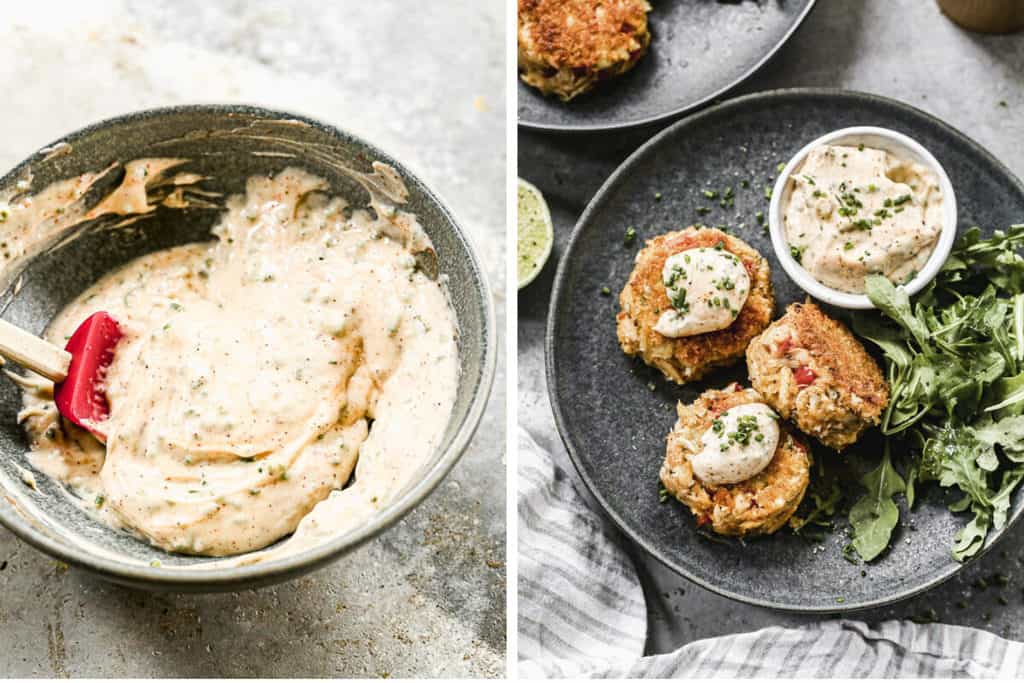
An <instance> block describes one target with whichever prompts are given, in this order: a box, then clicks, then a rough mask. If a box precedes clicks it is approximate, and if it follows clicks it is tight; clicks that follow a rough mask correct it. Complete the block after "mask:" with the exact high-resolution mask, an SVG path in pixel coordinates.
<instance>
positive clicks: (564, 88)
mask: <svg viewBox="0 0 1024 683" xmlns="http://www.w3.org/2000/svg"><path fill="white" fill-rule="evenodd" d="M650 10H651V6H650V4H648V2H647V0H600V1H599V0H519V28H518V39H519V76H520V78H522V79H523V81H524V82H525V83H527V84H528V85H532V86H533V87H535V88H537V89H538V90H540V91H541V92H542V93H544V94H545V95H552V94H553V95H557V96H558V97H560V98H561V99H562V100H563V101H565V102H568V101H569V100H571V99H572V98H574V97H576V96H577V95H580V94H582V93H585V92H587V91H588V90H590V89H592V88H593V87H594V86H595V85H597V83H598V82H599V81H603V80H607V79H609V78H614V77H615V76H619V75H621V74H624V73H626V72H627V71H629V70H630V69H632V68H633V66H634V65H635V64H636V63H637V61H639V59H640V58H641V57H642V56H643V55H644V53H645V52H646V51H647V46H648V45H649V44H650V42H651V34H650V33H649V32H648V30H647V13H648V12H649V11H650Z"/></svg>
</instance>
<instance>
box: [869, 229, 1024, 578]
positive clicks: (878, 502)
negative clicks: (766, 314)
mask: <svg viewBox="0 0 1024 683" xmlns="http://www.w3.org/2000/svg"><path fill="white" fill-rule="evenodd" d="M1021 248H1024V224H1022V225H1013V226H1010V228H1009V229H1007V230H1006V231H1001V230H997V231H995V232H994V233H993V235H992V236H991V237H989V238H983V237H982V234H981V231H980V229H978V228H971V229H970V230H968V231H967V232H966V233H965V234H964V235H963V237H962V238H961V239H960V240H959V241H958V242H957V245H956V247H955V248H954V250H953V253H952V254H951V255H950V257H949V258H948V259H947V261H946V263H945V264H944V265H943V267H942V268H941V269H940V271H939V273H938V275H937V276H936V277H935V279H934V280H933V281H932V282H931V283H930V284H929V285H928V287H926V288H925V289H924V290H923V291H922V292H920V293H919V294H918V295H917V296H916V297H914V299H913V300H911V298H910V297H909V296H908V295H907V294H906V291H905V290H903V289H902V288H901V287H897V286H895V285H893V284H892V283H891V282H890V281H889V280H888V279H886V278H885V277H883V276H881V275H874V276H869V277H867V278H865V290H866V293H867V295H868V297H869V298H870V299H871V301H872V303H873V304H874V305H875V306H876V307H877V308H878V309H879V311H880V312H881V315H878V314H877V313H875V314H872V313H859V314H857V315H856V316H855V317H854V320H853V321H852V323H853V324H852V327H853V329H854V331H855V332H856V333H857V334H858V335H859V336H861V337H862V338H864V339H867V340H869V341H871V342H872V343H874V344H875V345H876V346H877V347H878V348H879V349H881V351H882V353H883V354H884V360H885V366H886V374H887V377H888V380H889V405H888V406H887V407H886V410H885V413H884V414H883V416H882V424H881V430H882V433H883V434H884V435H886V436H887V437H889V440H891V439H892V438H899V439H900V440H901V443H904V444H906V445H907V447H908V449H909V453H908V456H907V462H906V464H905V465H904V466H903V470H904V471H905V472H906V473H907V480H906V481H903V480H902V479H899V475H898V474H897V473H896V471H895V470H894V469H893V468H892V463H891V462H890V461H889V459H888V455H887V456H886V459H885V460H883V463H882V465H880V466H879V468H878V469H877V470H875V471H874V472H872V473H871V474H870V475H869V477H870V479H869V478H868V477H865V479H864V483H865V486H866V487H867V488H868V489H869V493H868V494H866V495H865V496H864V497H862V498H861V500H859V501H858V502H857V504H856V505H854V508H853V509H851V511H850V522H851V524H852V525H854V532H855V540H857V539H859V540H858V541H857V542H855V543H854V544H853V546H852V547H853V548H854V549H855V550H856V551H857V552H858V553H859V554H860V555H861V556H862V557H865V555H869V556H871V557H876V556H877V555H878V553H880V552H882V550H884V548H885V544H887V543H888V541H889V538H890V537H891V532H892V529H893V528H894V527H895V524H896V522H897V521H898V515H899V508H898V507H897V506H896V505H895V503H894V502H893V501H892V496H893V495H895V494H896V493H898V492H899V491H900V490H901V489H902V491H903V492H904V493H905V495H906V498H907V503H908V506H912V505H913V504H914V499H915V497H916V490H915V489H916V488H917V485H918V483H919V482H936V483H938V485H939V486H941V487H943V488H948V489H956V490H958V491H960V492H961V493H962V494H963V495H962V497H961V498H960V499H959V500H958V501H957V502H956V503H954V504H953V505H951V506H950V510H952V511H953V512H957V513H970V514H971V519H970V520H969V521H968V522H967V524H965V525H964V527H963V528H962V529H961V530H960V531H959V533H958V534H957V535H956V538H955V540H954V544H953V549H952V551H953V556H954V557H955V558H956V559H958V560H961V561H962V560H965V559H967V558H969V557H971V556H972V555H974V554H976V553H977V552H978V551H979V550H980V549H981V548H982V547H983V545H984V543H985V538H986V537H987V535H988V531H989V529H993V528H995V529H998V528H1001V527H1002V526H1003V525H1005V523H1006V520H1007V517H1008V515H1009V510H1010V508H1011V500H1012V496H1013V495H1014V493H1015V492H1016V491H1018V490H1019V489H1020V488H1021V486H1022V482H1024V257H1022V256H1021V255H1020V254H1018V253H1017V252H1018V250H1019V249H1021ZM886 445H887V447H888V445H889V442H888V441H887V442H886ZM890 470H891V471H890ZM893 475H895V476H893ZM858 543H859V545H858ZM880 544H881V545H880Z"/></svg>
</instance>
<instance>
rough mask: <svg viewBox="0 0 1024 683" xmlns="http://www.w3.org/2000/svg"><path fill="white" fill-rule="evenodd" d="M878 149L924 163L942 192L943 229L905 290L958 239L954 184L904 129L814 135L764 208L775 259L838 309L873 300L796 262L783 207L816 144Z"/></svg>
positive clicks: (917, 284)
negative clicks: (819, 278)
mask: <svg viewBox="0 0 1024 683" xmlns="http://www.w3.org/2000/svg"><path fill="white" fill-rule="evenodd" d="M860 144H863V145H864V146H866V147H873V148H875V149H881V150H884V151H886V152H889V153H890V154H893V155H894V156H898V157H901V158H904V159H910V160H911V161H914V162H916V163H919V164H922V165H923V166H926V167H928V168H929V169H930V170H931V171H932V172H933V173H935V176H936V178H938V181H939V188H940V190H941V191H942V196H943V206H942V210H943V223H942V233H941V234H940V235H939V239H938V241H937V242H936V244H935V248H934V249H933V250H932V254H931V256H930V257H929V258H928V261H927V263H926V264H925V266H924V268H922V269H921V272H920V273H918V275H917V276H916V277H915V278H914V279H913V280H911V281H910V282H908V283H907V284H906V285H904V289H906V290H907V293H908V294H916V293H917V292H919V291H920V290H921V289H923V288H924V286H925V285H927V284H928V283H929V282H930V281H931V279H932V278H933V277H935V274H936V273H937V272H938V271H939V268H941V267H942V264H943V263H945V261H946V258H947V257H948V256H949V252H950V250H951V249H952V248H953V242H954V241H955V239H956V223H957V209H956V194H955V193H954V191H953V184H952V183H951V182H950V180H949V176H948V175H947V174H946V170H945V169H944V168H942V164H940V163H939V162H938V160H937V159H936V158H935V157H934V156H932V154H931V152H929V151H928V150H927V149H925V148H924V147H923V146H922V145H921V144H920V143H918V142H917V141H915V140H914V139H913V138H910V137H909V136H907V135H904V134H903V133H900V132H897V131H894V130H890V129H888V128H880V127H877V126H855V127H851V128H843V129H841V130H837V131H833V132H831V133H829V134H827V135H823V136H821V137H820V138H817V139H816V140H814V141H813V142H810V143H808V144H807V145H805V146H804V147H802V148H801V149H800V151H799V152H797V153H796V154H795V155H793V158H792V159H790V161H789V163H787V164H786V166H785V168H784V169H783V170H782V171H781V172H780V173H779V177H778V178H777V179H776V181H775V186H774V188H773V191H772V201H771V205H770V207H769V212H768V225H769V230H770V232H771V237H772V247H773V248H774V249H775V254H776V256H777V257H778V259H779V263H780V264H781V265H782V267H783V269H784V270H785V271H786V274H787V275H789V276H790V277H791V278H792V279H793V280H794V281H795V282H796V283H797V284H798V285H800V287H801V289H803V290H804V291H806V292H807V293H808V294H810V295H811V296H813V297H815V298H817V299H820V300H822V301H825V302H826V303H829V304H832V305H833V306H839V307H841V308H850V309H868V308H873V307H874V306H873V305H872V304H871V301H870V300H869V299H868V298H867V296H865V295H863V294H853V293H850V292H843V291H840V290H838V289H833V288H831V287H828V286H827V285H824V284H822V283H820V282H818V281H817V280H815V279H814V278H813V277H812V276H811V274H810V273H808V272H807V271H806V270H804V268H803V267H802V266H801V265H800V264H798V263H797V262H796V260H795V259H794V258H793V257H792V255H790V252H789V243H788V241H787V240H786V234H785V230H784V229H783V222H782V214H783V207H784V206H785V205H786V202H787V201H788V199H789V195H790V193H791V192H792V189H793V185H792V183H790V182H789V179H790V177H791V176H792V175H793V174H794V173H798V172H799V171H800V169H801V168H802V167H803V163H804V160H805V159H806V158H807V155H808V154H809V153H810V152H811V150H812V149H814V148H815V147H818V146H820V145H848V146H849V145H854V146H855V145H860Z"/></svg>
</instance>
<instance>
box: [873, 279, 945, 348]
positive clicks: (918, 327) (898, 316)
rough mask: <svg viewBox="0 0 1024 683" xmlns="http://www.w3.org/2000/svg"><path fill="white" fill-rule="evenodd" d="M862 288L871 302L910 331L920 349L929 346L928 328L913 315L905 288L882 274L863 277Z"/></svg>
mask: <svg viewBox="0 0 1024 683" xmlns="http://www.w3.org/2000/svg"><path fill="white" fill-rule="evenodd" d="M864 289H865V293H866V294H867V295H868V298H869V299H870V300H871V303H873V304H874V305H875V306H876V307H877V308H878V309H879V310H880V311H882V312H883V313H885V314H886V315H888V316H889V317H890V318H892V319H893V320H895V321H896V322H898V323H899V324H900V325H902V326H903V328H904V329H906V330H907V331H908V332H910V334H911V335H913V337H914V339H915V340H916V341H917V343H918V345H919V346H920V347H921V349H922V350H928V349H930V348H931V345H930V344H929V342H928V337H929V336H930V333H929V331H928V328H927V327H926V326H925V325H924V323H922V322H921V321H920V320H919V319H918V318H917V317H915V316H914V313H913V311H912V310H911V308H910V297H909V296H908V295H907V290H905V289H903V288H902V287H897V286H895V285H894V284H893V283H892V282H890V281H889V278H887V277H885V276H884V275H868V276H867V277H866V278H864Z"/></svg>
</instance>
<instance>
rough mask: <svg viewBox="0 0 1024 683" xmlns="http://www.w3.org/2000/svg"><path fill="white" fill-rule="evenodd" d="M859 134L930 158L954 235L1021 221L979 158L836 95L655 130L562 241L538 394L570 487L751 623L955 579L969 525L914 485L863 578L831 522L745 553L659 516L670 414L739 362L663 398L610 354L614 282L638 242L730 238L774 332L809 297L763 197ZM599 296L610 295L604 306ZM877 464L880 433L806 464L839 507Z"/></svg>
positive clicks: (810, 92)
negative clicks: (574, 478)
mask: <svg viewBox="0 0 1024 683" xmlns="http://www.w3.org/2000/svg"><path fill="white" fill-rule="evenodd" d="M864 125H871V126H883V127H886V128H890V129H893V130H897V131H901V132H903V133H905V134H907V135H910V136H911V137H913V138H914V139H916V140H918V141H919V142H920V143H921V144H922V145H924V146H925V147H926V148H927V149H928V150H930V151H931V152H932V154H934V155H935V157H936V159H938V160H939V162H940V163H941V164H942V166H943V167H944V168H945V169H946V171H947V172H948V174H949V177H950V180H951V181H952V183H953V186H954V187H955V188H956V193H957V204H958V210H959V217H960V223H959V227H960V229H961V230H964V229H966V228H968V227H970V226H972V225H979V226H982V228H983V229H984V230H985V231H991V230H993V229H995V228H1005V227H1006V226H1007V225H1010V224H1012V223H1017V222H1020V220H1021V216H1024V184H1022V183H1021V181H1020V180H1018V179H1017V178H1015V177H1014V176H1013V174H1012V173H1011V172H1010V171H1009V170H1008V169H1007V168H1006V167H1005V166H1003V165H1002V164H1001V163H1000V162H999V161H998V160H996V159H995V158H994V157H993V156H992V155H991V154H989V153H988V152H986V151H985V150H984V149H982V148H981V147H980V146H979V145H978V144H977V143H975V142H973V141H972V140H970V139H968V138H967V137H965V136H964V135H963V134H961V133H959V132H958V131H956V130H954V129H953V128H951V127H949V126H948V125H946V124H945V123H943V122H941V121H939V120H938V119H936V118H934V117H932V116H930V115H928V114H926V113H924V112H922V111H920V110H917V109H914V108H913V107H910V106H908V105H905V104H902V103H900V102H897V101H894V100H890V99H886V98H883V97H877V96H874V95H868V94H864V93H857V92H848V91H839V90H822V89H794V90H778V91H772V92H764V93H757V94H754V95H747V96H744V97H739V98H736V99H734V100H730V101H728V102H725V103H724V104H721V105H718V106H716V107H712V108H710V109H706V110H704V111H702V112H700V113H698V114H694V115H692V116H690V117H688V118H686V119H684V120H682V121H680V122H678V123H676V124H674V125H672V126H670V127H668V128H667V129H665V130H664V131H662V132H661V133H659V134H658V135H656V136H654V137H653V138H652V139H651V140H650V141H649V142H647V143H646V144H644V145H643V146H641V147H640V148H639V149H638V150H637V151H636V152H635V153H634V154H633V155H632V156H630V157H629V159H627V160H626V161H625V162H623V164H622V165H621V166H619V168H618V169H617V170H616V171H615V172H614V173H613V174H612V175H611V177H609V178H608V180H607V182H605V184H604V186H603V187H602V188H601V189H600V190H599V191H598V193H597V194H596V195H595V197H594V198H593V200H592V201H591V202H590V205H589V206H588V207H587V209H586V211H585V212H584V213H583V215H582V217H581V218H580V220H579V223H578V224H577V225H576V228H575V229H574V230H573V233H572V237H571V238H570V240H569V245H568V247H567V249H566V250H565V252H564V254H563V255H562V257H561V261H560V263H559V268H558V275H557V277H556V280H555V288H554V294H553V295H552V299H551V309H550V313H549V316H548V329H547V339H546V358H547V378H548V391H549V392H550V396H551V404H552V406H553V408H554V414H555V420H556V422H557V424H558V429H559V432H560V433H561V436H562V439H563V441H564V442H565V445H566V447H567V448H568V451H569V455H570V457H571V458H572V461H573V463H574V465H575V466H576V468H577V470H578V471H579V473H580V476H581V477H582V479H583V481H584V482H585V483H586V485H587V486H588V487H589V488H590V490H591V492H592V493H593V494H594V496H595V497H596V499H597V501H598V502H599V504H600V505H601V506H602V507H603V508H604V511H605V512H606V513H607V514H608V516H609V517H611V519H612V520H613V521H614V522H615V523H616V524H617V525H618V526H619V527H620V528H621V529H622V530H623V531H624V532H625V534H626V535H627V536H629V537H630V538H631V539H632V540H633V541H634V542H636V543H637V545H639V546H640V547H641V548H643V549H644V550H645V551H647V552H648V553H650V554H651V555H653V556H654V557H656V558H657V559H658V560H660V561H661V562H663V563H664V564H665V565H666V566H668V567H669V568H671V569H672V570H674V571H676V572H677V573H679V574H680V575H682V576H684V577H686V578H688V579H690V580H692V581H694V582H695V583H697V584H699V585H701V586H703V587H705V588H708V589H710V590H712V591H715V592H716V593H719V594H721V595H725V596H727V597H730V598H734V599H736V600H741V601H743V602H747V603H751V604H755V605H761V606H764V607H773V608H778V609H786V610H793V611H799V612H817V613H826V614H827V613H835V612H847V611H851V610H857V609H864V608H867V607H875V606H879V605H884V604H888V603H891V602H894V601H896V600H900V599H903V598H907V597H910V596H912V595H915V594H917V593H919V592H921V591H923V590H925V589H927V588H930V587H932V586H935V585H937V584H939V583H940V582H942V581H944V580H946V579H948V578H950V577H951V576H953V575H954V574H956V573H957V572H959V571H960V570H961V569H962V568H963V566H964V565H962V564H959V563H957V562H956V561H955V560H953V559H952V557H951V556H950V547H951V544H952V539H953V536H954V534H955V533H956V532H957V530H958V529H960V527H962V526H963V525H964V524H965V523H966V522H967V521H968V519H966V518H965V516H964V515H958V514H954V513H952V512H950V511H949V509H948V507H947V506H948V505H949V503H951V502H953V501H954V500H956V498H957V496H956V495H954V494H952V493H951V492H944V491H942V490H940V488H939V487H938V486H934V485H927V486H921V487H920V488H919V489H918V502H917V503H915V507H914V510H913V511H912V512H908V511H907V510H906V504H905V501H904V500H903V499H902V498H901V499H900V506H901V510H902V512H901V518H900V520H901V521H900V524H899V526H897V528H896V529H895V530H894V532H893V539H892V544H891V546H890V548H889V550H888V551H886V552H885V553H884V554H883V555H881V556H880V557H879V558H878V559H877V560H876V561H874V562H872V563H870V564H866V565H865V564H854V563H851V562H848V561H847V560H846V559H844V557H843V547H844V546H845V545H846V543H847V542H848V540H849V539H848V538H847V537H846V535H845V533H843V528H844V527H845V516H840V518H839V519H838V522H839V525H840V529H838V530H836V531H835V532H833V533H831V534H828V535H827V536H826V537H825V538H823V539H822V540H820V541H813V539H808V538H805V537H800V536H797V535H795V534H792V533H789V532H779V533H776V534H774V535H772V536H768V537H757V538H751V539H745V540H739V539H734V538H724V537H719V536H714V535H713V534H710V533H709V534H704V533H701V532H700V531H699V530H698V529H697V528H696V526H695V524H694V521H693V515H692V514H691V513H690V512H689V510H687V509H686V508H685V507H683V506H682V505H681V504H679V503H677V502H675V501H674V500H669V501H667V502H665V503H661V502H659V496H658V489H659V486H660V483H661V482H660V481H659V477H658V474H659V469H660V467H661V463H662V461H663V459H664V457H665V437H666V435H667V434H668V432H669V430H670V429H671V427H672V425H673V423H674V422H675V420H676V413H675V404H676V402H677V401H685V402H692V401H693V400H694V399H695V398H696V397H697V395H698V394H699V393H700V392H701V391H703V390H704V389H707V388H712V387H713V388H718V387H722V386H724V385H726V384H728V383H729V382H730V381H734V380H735V381H740V382H744V383H745V382H746V381H747V373H746V367H745V363H743V362H739V363H737V364H736V365H734V366H732V367H729V368H723V369H721V370H719V371H716V372H714V373H712V374H710V375H709V376H708V377H706V378H705V379H704V380H703V381H700V382H694V383H691V384H688V385H685V386H677V385H675V384H673V383H671V382H669V381H668V380H666V379H665V378H664V377H662V376H661V373H659V372H658V371H656V370H654V369H653V368H650V367H648V366H646V365H644V364H643V363H642V362H641V361H640V360H637V359H631V358H629V357H627V356H626V355H625V354H623V353H622V350H621V349H620V348H619V344H618V340H617V339H616V334H615V314H616V313H617V312H618V310H619V305H618V300H617V299H616V297H615V296H614V295H616V294H617V293H618V292H619V291H620V290H621V289H622V287H623V285H624V284H625V282H626V281H627V279H628V277H629V273H630V271H631V270H632V268H633V259H634V256H635V255H636V252H637V250H638V249H639V248H640V247H641V246H642V244H643V240H645V239H649V238H651V237H654V236H655V235H658V234H661V233H664V232H668V231H669V230H675V229H680V228H683V227H685V226H687V225H691V224H693V223H704V224H707V225H728V226H731V227H732V228H733V229H734V230H735V232H736V234H737V236H738V237H740V238H741V239H743V240H745V241H747V242H748V243H749V244H750V245H751V246H753V247H754V248H755V249H757V250H758V251H759V252H760V253H761V254H762V255H763V256H765V257H766V258H767V259H768V260H769V262H770V264H771V269H772V284H773V287H774V289H775V306H776V317H778V316H779V315H781V313H782V311H783V310H784V308H785V307H786V306H787V305H788V304H790V303H793V302H799V301H803V300H804V299H805V297H806V294H805V293H804V292H803V290H801V289H800V288H799V287H798V286H797V285H796V284H795V283H794V282H793V281H791V280H790V279H789V278H788V277H787V276H786V273H785V271H783V269H782V268H780V267H779V263H778V260H777V259H776V258H775V252H774V250H773V249H772V245H771V240H770V238H769V236H768V235H767V234H766V232H765V231H764V230H763V229H762V228H761V226H760V225H759V223H758V221H757V220H756V215H757V212H759V211H762V212H764V211H767V210H768V200H767V199H766V198H765V190H766V189H770V188H771V186H772V184H773V182H774V179H775V176H776V175H777V174H778V169H777V165H778V164H779V163H780V162H786V161H787V160H789V159H790V158H791V157H792V156H793V155H794V154H795V153H796V152H797V150H799V149H800V148H801V147H803V146H804V145H805V144H806V143H807V142H809V141H811V140H814V139H815V138H817V137H819V136H821V135H823V134H824V133H827V132H829V131H831V130H835V129H837V128H843V127H847V126H864ZM743 181H746V182H747V185H748V186H747V187H743ZM727 186H728V187H733V188H734V189H735V201H734V203H728V202H727V206H726V207H722V206H721V205H720V204H719V199H716V200H715V201H711V200H710V199H708V198H707V197H706V196H705V195H704V194H703V193H702V190H703V189H705V188H712V189H715V190H718V191H722V190H723V188H725V187H727ZM630 225H632V226H635V227H636V230H637V233H638V235H637V239H636V240H635V242H634V243H633V244H631V245H629V246H626V245H624V244H623V232H624V230H625V229H626V227H627V226H630ZM602 287H608V288H610V290H611V292H612V294H613V296H601V288H602ZM831 312H832V314H833V315H836V316H837V317H842V314H841V312H840V311H837V310H835V309H832V310H831ZM869 348H870V345H869ZM881 453H882V446H881V441H880V439H879V436H878V433H877V431H871V432H868V434H867V435H865V437H864V438H863V439H862V440H861V441H860V442H859V443H857V444H856V445H855V446H853V447H851V448H849V449H847V450H846V451H844V452H843V453H842V454H841V455H839V454H836V453H834V452H832V451H829V450H827V449H824V448H815V458H816V459H819V460H821V461H822V462H827V463H828V464H829V466H830V467H835V468H836V469H837V470H839V471H841V473H842V474H843V478H842V482H844V483H848V485H849V486H851V487H852V489H853V495H852V496H851V498H852V499H854V500H855V499H856V497H857V496H859V494H860V493H859V492H860V489H859V486H857V485H856V484H854V483H851V482H856V481H858V480H859V479H860V477H861V475H863V473H864V472H866V471H867V470H869V469H870V468H872V467H874V466H875V465H876V464H877V462H878V459H879V458H880V457H881ZM851 502H852V501H851ZM1021 517H1024V493H1022V492H1020V491H1017V493H1016V495H1015V496H1014V498H1013V501H1012V507H1011V510H1010V513H1009V522H1008V523H1007V525H1006V526H1005V527H1004V528H1003V529H1002V530H1000V531H992V532H990V533H989V535H988V538H987V539H986V542H985V550H988V549H989V548H991V547H992V546H993V545H994V544H996V543H997V542H998V541H999V539H1001V538H1003V537H1004V536H1005V534H1006V532H1007V530H1008V529H1009V528H1010V527H1011V526H1012V525H1013V524H1014V523H1016V522H1017V521H1018V520H1019V519H1021ZM812 541H813V542H812ZM979 556H980V554H979ZM862 572H863V574H862Z"/></svg>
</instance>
